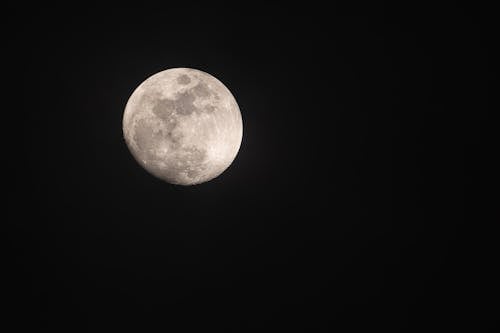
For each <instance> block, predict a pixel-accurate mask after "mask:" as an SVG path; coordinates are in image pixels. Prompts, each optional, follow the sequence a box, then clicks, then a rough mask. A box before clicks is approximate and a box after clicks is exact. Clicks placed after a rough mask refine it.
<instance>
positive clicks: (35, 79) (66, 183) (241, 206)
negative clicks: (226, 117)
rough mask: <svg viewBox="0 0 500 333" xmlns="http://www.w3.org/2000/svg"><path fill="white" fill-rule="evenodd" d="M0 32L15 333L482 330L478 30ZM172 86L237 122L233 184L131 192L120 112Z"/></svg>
mask: <svg viewBox="0 0 500 333" xmlns="http://www.w3.org/2000/svg"><path fill="white" fill-rule="evenodd" d="M123 6H125V5H123ZM4 14H5V15H6V16H7V17H8V22H7V25H8V28H6V29H4V34H5V33H6V34H7V36H8V37H7V40H6V44H5V45H7V46H8V49H9V50H13V51H14V52H12V56H11V58H10V60H9V61H8V62H6V63H4V72H8V74H12V80H13V81H10V82H11V84H10V86H11V87H14V89H13V90H15V92H14V93H13V95H11V98H10V99H9V100H10V101H11V102H9V103H12V106H11V107H9V109H7V110H6V109H4V110H3V115H4V116H8V117H12V121H10V119H7V120H9V121H6V120H5V118H4V122H3V130H2V131H3V132H4V135H7V140H4V158H3V159H2V160H3V164H4V166H7V173H6V174H4V177H5V183H6V184H7V186H8V187H7V188H5V187H4V188H5V192H4V193H7V197H8V199H7V202H6V203H7V206H8V207H7V211H6V213H4V216H6V222H5V224H4V225H6V226H7V227H8V229H7V231H6V232H5V233H4V235H5V236H6V238H7V239H6V241H5V243H6V244H7V251H6V252H5V253H6V254H7V260H6V261H5V262H4V265H3V267H4V269H3V274H2V275H4V276H7V278H8V279H7V280H8V282H7V283H6V284H4V289H5V290H7V293H6V294H7V295H6V297H2V298H3V299H4V302H5V303H6V304H7V305H8V309H9V311H8V312H7V313H6V316H7V317H8V318H9V321H10V322H12V323H13V324H15V325H16V327H17V329H18V330H19V331H23V332H24V331H25V330H26V329H31V331H32V332H59V331H60V332H128V331H130V332H206V331H215V332H260V331H262V330H264V331H267V330H272V331H273V332H288V331H301V332H334V331H340V332H347V331H351V330H352V331H359V330H361V329H364V330H365V331H366V329H370V331H371V330H372V329H373V330H376V329H383V331H405V332H406V331H411V330H413V329H415V330H417V331H420V332H422V331H427V330H428V329H430V328H437V329H440V330H441V331H449V330H455V329H458V328H464V327H465V328H469V329H470V330H471V331H478V332H487V331H488V330H489V329H491V328H493V326H494V324H495V320H496V319H497V318H498V312H497V310H498V307H496V310H495V306H493V305H490V304H491V303H490V302H492V301H494V300H495V299H496V300H497V302H498V279H499V277H498V275H495V274H494V271H495V266H498V257H497V255H496V251H497V245H496V243H495V241H494V239H493V238H494V235H495V234H494V233H493V232H492V230H491V229H492V227H493V226H494V224H495V223H498V216H497V218H496V219H495V218H493V217H491V215H490V213H491V212H490V211H489V207H490V206H491V205H493V204H494V201H496V200H494V197H493V196H489V195H487V194H486V193H487V191H488V188H490V187H491V186H492V185H491V182H492V178H491V176H490V174H489V171H492V170H493V167H492V161H493V157H492V156H491V155H493V154H496V153H497V151H498V147H497V148H496V150H495V149H491V148H488V147H487V145H488V144H489V143H490V142H492V141H493V136H494V135H495V132H492V131H490V130H488V129H487V126H488V125H489V124H490V123H491V119H490V118H491V115H490V113H491V112H492V109H493V108H492V106H491V105H490V104H491V103H492V100H493V93H492V86H493V82H494V81H496V76H495V75H494V74H493V69H492V66H493V61H495V62H496V61H497V59H495V58H493V56H492V54H491V51H490V49H492V47H493V45H494V44H497V39H498V37H497V36H495V35H494V33H493V31H494V29H493V28H494V23H495V22H494V19H493V15H492V10H491V8H479V7H476V8H469V7H467V6H466V5H465V4H462V5H460V4H448V5H446V6H442V7H410V6H408V7H403V6H399V7H394V6H389V5H381V4H379V5H372V6H369V7H359V8H343V7H342V6H338V5H334V6H332V7H326V6H324V7H315V6H312V5H311V6H305V4H302V5H290V4H289V5H287V6H281V7H279V6H275V7H273V6H257V5H252V4H251V3H250V2H249V3H246V4H240V5H238V4H233V5H232V6H229V7H228V6H218V5H215V4H206V5H205V7H199V6H197V5H194V4H192V5H185V6H171V5H167V4H164V5H163V6H161V7H160V6H154V5H152V4H147V3H146V2H142V3H139V4H138V5H136V6H125V7H120V8H119V9H118V8H112V7H108V8H105V7H101V6H99V5H95V6H87V7H78V6H70V5H67V6H66V7H53V8H51V7H43V8H41V7H40V8H35V7H29V6H26V7H24V8H16V9H13V8H12V9H10V8H9V9H8V10H7V9H6V10H5V11H4ZM495 20H496V19H495ZM172 67H193V68H197V69H201V70H203V71H205V72H208V73H210V74H212V75H214V76H215V77H217V78H218V79H219V80H221V81H222V82H223V83H224V84H225V85H226V86H227V87H228V88H229V89H230V90H231V92H232V93H233V95H234V96H235V98H236V100H237V101H238V104H239V106H240V109H241V113H242V118H243V126H244V127H243V132H244V133H243V141H242V145H241V149H240V151H239V154H238V156H237V157H236V159H235V161H234V162H233V164H232V165H231V166H230V167H229V168H228V169H227V170H226V171H225V172H224V173H223V174H222V175H221V176H219V177H218V178H216V179H214V180H212V181H210V182H207V183H204V184H201V185H197V186H192V187H182V186H174V185H170V184H167V183H164V182H162V181H160V180H158V179H156V178H154V177H153V176H151V175H150V174H148V173H147V172H146V171H145V170H143V169H142V168H141V167H140V166H139V164H138V163H137V162H136V161H135V160H134V159H133V157H132V155H131V154H130V153H129V151H128V149H127V146H126V144H125V141H124V139H123V134H122V127H121V126H122V115H123V111H124V107H125V104H126V102H127V100H128V98H129V96H130V95H131V93H132V92H133V90H134V89H135V88H136V87H137V86H138V85H139V84H140V83H141V82H142V81H144V80H145V79H146V78H147V77H149V76H150V75H152V74H154V73H156V72H159V71H162V70H165V69H168V68H172ZM10 77H11V76H10V75H9V78H10ZM5 148H7V149H5ZM10 150H12V152H10ZM497 306H498V304H497ZM15 331H16V330H9V332H15Z"/></svg>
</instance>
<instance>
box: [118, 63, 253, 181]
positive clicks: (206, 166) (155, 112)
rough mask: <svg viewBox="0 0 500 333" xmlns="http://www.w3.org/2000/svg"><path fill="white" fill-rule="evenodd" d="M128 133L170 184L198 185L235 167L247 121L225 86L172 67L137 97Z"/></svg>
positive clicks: (143, 159)
mask: <svg viewBox="0 0 500 333" xmlns="http://www.w3.org/2000/svg"><path fill="white" fill-rule="evenodd" d="M123 135H124V138H125V141H126V143H127V146H128V148H129V150H130V152H131V153H132V155H133V156H134V158H135V159H136V160H137V162H138V163H139V164H140V165H141V166H142V167H143V168H144V169H146V170H147V171H148V172H150V173H151V174H153V175H154V176H156V177H158V178H160V179H162V180H164V181H166V182H168V183H172V184H179V185H194V184H199V183H203V182H206V181H209V180H211V179H213V178H215V177H217V176H219V175H220V174H221V173H222V172H224V170H226V169H227V168H228V167H229V165H231V163H232V162H233V160H234V158H235V157H236V155H237V154H238V150H239V148H240V144H241V139H242V136H243V123H242V119H241V113H240V109H239V107H238V104H237V103H236V100H235V98H234V97H233V95H232V94H231V92H230V91H229V90H228V89H227V88H226V86H224V84H223V83H222V82H220V81H219V80H218V79H216V78H215V77H213V76H212V75H210V74H208V73H205V72H202V71H200V70H196V69H191V68H172V69H167V70H165V71H162V72H159V73H156V74H154V75H152V76H150V77H149V78H147V79H146V80H145V81H144V82H143V83H141V84H140V85H139V86H138V87H137V88H136V89H135V91H134V92H133V93H132V95H131V96H130V98H129V100H128V102H127V105H126V107H125V112H124V114H123Z"/></svg>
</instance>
